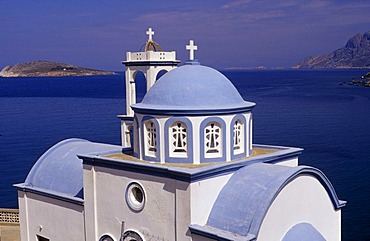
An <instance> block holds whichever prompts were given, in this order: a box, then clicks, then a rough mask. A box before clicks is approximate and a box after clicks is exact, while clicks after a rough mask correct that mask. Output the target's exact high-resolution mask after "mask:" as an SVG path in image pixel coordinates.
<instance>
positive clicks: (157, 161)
mask: <svg viewBox="0 0 370 241" xmlns="http://www.w3.org/2000/svg"><path fill="white" fill-rule="evenodd" d="M146 33H147V35H148V36H149V38H148V40H147V42H146V44H145V49H143V51H142V52H127V53H126V60H125V61H123V62H122V64H123V65H125V68H126V72H125V86H126V114H124V115H119V116H118V118H119V120H120V122H121V137H122V143H121V145H111V144H104V143H95V142H90V141H88V140H83V139H67V140H63V141H61V142H59V143H57V144H56V145H54V146H53V147H51V148H50V149H49V150H47V151H46V152H45V153H44V154H43V155H42V156H41V157H40V158H39V159H38V160H37V162H36V163H35V165H34V166H33V168H32V169H31V171H30V172H29V173H28V175H27V178H26V179H25V181H24V183H20V184H16V185H14V186H15V187H16V189H17V191H18V202H19V212H20V223H21V240H22V241H28V240H30V241H31V240H35V241H49V240H50V241H59V240H60V241H61V240H73V241H83V240H84V241H93V240H94V241H211V240H222V241H231V240H236V241H252V240H253V241H254V240H255V241H275V240H276V241H297V240H299V241H324V240H326V241H339V240H341V209H342V208H343V207H344V206H345V204H346V202H345V201H342V200H339V199H338V196H337V194H336V192H335V190H334V188H333V185H332V184H331V183H330V181H329V180H328V178H327V177H326V176H325V175H324V173H323V172H321V171H320V170H319V169H317V168H314V167H310V166H300V165H299V164H298V158H299V156H300V154H301V153H302V151H303V150H302V149H300V148H293V147H286V146H271V145H263V144H255V143H253V108H254V107H255V105H256V104H255V103H253V102H250V101H246V100H244V99H243V98H242V97H241V95H240V94H239V92H238V90H237V89H236V88H235V87H234V85H233V84H232V83H231V81H230V80H229V79H228V78H227V77H225V76H224V75H223V74H222V73H220V72H219V71H217V70H215V69H213V68H210V67H207V66H203V65H201V64H200V62H199V61H198V60H196V59H195V58H194V55H195V54H194V51H195V50H197V46H196V45H195V44H194V41H192V40H190V43H189V45H187V46H186V49H187V50H189V53H190V54H189V55H190V57H189V60H187V61H186V62H185V63H184V64H182V65H179V64H180V61H179V60H176V52H175V51H171V52H165V51H163V50H162V48H161V46H160V45H159V44H158V43H156V42H155V41H154V40H153V35H154V31H153V30H152V29H151V28H149V30H148V31H147V32H146ZM138 72H142V73H143V74H144V76H145V77H146V89H147V93H146V95H145V96H144V98H143V100H142V101H141V102H140V103H137V101H136V89H135V87H136V83H135V75H136V74H137V73H138ZM163 72H165V74H164V75H162V76H161V77H160V78H157V76H159V75H160V73H163Z"/></svg>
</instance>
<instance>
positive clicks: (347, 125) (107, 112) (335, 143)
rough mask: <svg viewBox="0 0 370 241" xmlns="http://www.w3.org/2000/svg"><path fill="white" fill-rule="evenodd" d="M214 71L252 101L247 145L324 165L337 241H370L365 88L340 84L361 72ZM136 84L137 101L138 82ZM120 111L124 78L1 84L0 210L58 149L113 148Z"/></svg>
mask: <svg viewBox="0 0 370 241" xmlns="http://www.w3.org/2000/svg"><path fill="white" fill-rule="evenodd" d="M221 72H222V73H223V74H224V75H226V76H227V77H228V78H229V79H230V80H231V81H232V82H233V84H234V85H235V86H236V88H237V89H238V90H239V92H240V94H241V95H242V97H243V98H244V99H245V100H248V101H252V102H255V103H257V105H256V107H255V108H254V109H253V114H254V132H253V134H254V138H253V141H254V143H257V144H269V145H281V146H291V147H300V148H303V149H304V151H303V154H302V155H301V157H300V159H299V160H300V164H302V165H310V166H314V167H317V168H319V169H321V170H322V171H323V172H324V173H325V175H326V176H327V177H328V178H329V179H330V181H331V182H332V184H333V186H334V187H335V190H336V192H337V195H338V196H339V198H340V199H341V200H346V201H347V205H346V206H345V207H344V208H343V209H342V237H343V240H370V207H368V205H369V203H370V88H366V87H362V86H350V85H346V84H344V83H346V82H350V81H351V80H352V79H360V78H361V76H362V75H364V74H366V72H367V71H366V70H243V71H242V70H240V71H234V70H233V71H221ZM136 81H137V95H138V96H139V97H138V99H139V101H140V99H141V98H142V97H143V96H144V94H145V79H144V78H143V76H138V77H137V79H136ZM168 91H171V90H170V89H169V90H168ZM124 113H125V84H124V73H122V72H120V73H118V74H117V75H114V76H93V77H52V78H50V77H38V78H31V77H29V78H0V207H2V208H17V205H18V204H17V192H16V190H15V189H14V188H13V187H12V185H13V184H16V183H22V182H23V181H24V180H25V178H26V177H27V174H28V172H29V171H30V169H31V167H32V166H33V165H34V163H35V162H36V161H37V159H38V158H39V157H40V156H41V155H42V154H43V153H44V152H45V151H46V150H47V149H48V148H50V147H51V146H52V145H54V144H55V143H57V142H59V141H61V140H63V139H66V138H83V139H87V140H91V141H95V142H103V143H110V144H120V121H119V119H118V118H117V115H119V114H124ZM55 171H56V172H57V171H58V170H55Z"/></svg>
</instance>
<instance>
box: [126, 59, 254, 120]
mask: <svg viewBox="0 0 370 241" xmlns="http://www.w3.org/2000/svg"><path fill="white" fill-rule="evenodd" d="M254 106H255V103H252V102H247V101H244V100H243V98H242V97H241V96H240V94H239V92H238V90H237V89H236V88H235V86H234V85H233V84H232V83H231V82H230V80H229V79H228V78H226V77H225V76H224V75H223V74H221V73H220V72H219V71H217V70H215V69H212V68H210V67H206V66H202V65H199V64H194V63H193V64H192V65H183V66H181V67H179V68H176V69H174V70H171V71H170V72H168V73H167V74H165V75H163V76H162V77H161V78H160V79H158V81H157V82H156V83H155V84H154V85H153V86H152V88H151V89H150V90H149V91H148V93H147V94H146V95H145V97H144V98H143V101H142V102H141V103H139V104H134V105H132V108H133V109H134V111H135V112H137V113H147V114H149V113H153V114H171V115H176V114H224V113H237V112H244V111H248V110H250V109H251V108H253V107H254Z"/></svg>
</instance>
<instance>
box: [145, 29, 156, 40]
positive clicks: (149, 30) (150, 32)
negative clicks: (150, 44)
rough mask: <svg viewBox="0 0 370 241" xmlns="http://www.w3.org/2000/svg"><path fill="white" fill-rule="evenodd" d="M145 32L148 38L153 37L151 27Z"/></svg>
mask: <svg viewBox="0 0 370 241" xmlns="http://www.w3.org/2000/svg"><path fill="white" fill-rule="evenodd" d="M146 34H147V35H148V36H149V39H148V40H152V39H153V35H154V31H153V30H152V28H149V29H148V31H146Z"/></svg>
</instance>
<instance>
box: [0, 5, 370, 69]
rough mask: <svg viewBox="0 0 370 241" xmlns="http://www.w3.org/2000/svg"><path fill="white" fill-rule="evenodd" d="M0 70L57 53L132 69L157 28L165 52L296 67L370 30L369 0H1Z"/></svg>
mask: <svg viewBox="0 0 370 241" xmlns="http://www.w3.org/2000/svg"><path fill="white" fill-rule="evenodd" d="M0 6H1V7H0V69H1V68H3V67H5V66H6V65H14V64H16V63H23V62H29V61H34V60H49V61H55V62H63V63H68V64H74V65H78V66H81V67H87V68H96V69H103V70H114V71H124V66H123V65H122V64H121V61H123V60H125V53H126V52H128V51H130V52H135V51H139V50H140V47H141V46H142V45H143V44H144V43H145V42H146V41H147V39H148V36H147V35H146V31H147V29H148V28H149V27H151V28H153V30H154V32H155V34H154V36H153V40H154V41H156V42H157V43H159V44H160V45H161V47H162V49H163V50H164V51H172V50H175V51H176V52H177V59H179V60H181V61H182V62H185V61H186V60H187V59H188V58H189V53H188V51H186V49H185V46H186V44H188V43H189V40H190V39H193V40H194V42H195V44H196V45H197V46H198V51H196V52H195V58H196V59H198V60H199V61H200V63H201V64H203V65H207V66H211V67H213V68H217V69H225V68H234V67H240V68H245V67H256V66H267V67H289V66H292V65H294V64H295V63H297V62H299V61H300V60H302V59H303V58H305V57H307V56H315V55H319V54H324V53H328V52H331V51H333V50H335V49H338V48H340V47H343V46H344V45H345V44H346V42H347V40H348V39H349V38H350V37H352V36H354V35H355V34H357V33H363V32H367V31H370V17H369V12H370V1H369V0H351V1H345V0H234V1H227V0H186V1H185V0H156V1H143V0H131V1H128V0H89V1H86V0H73V1H72V0H62V1H61V0H52V1H50V0H33V1H28V0H0Z"/></svg>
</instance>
